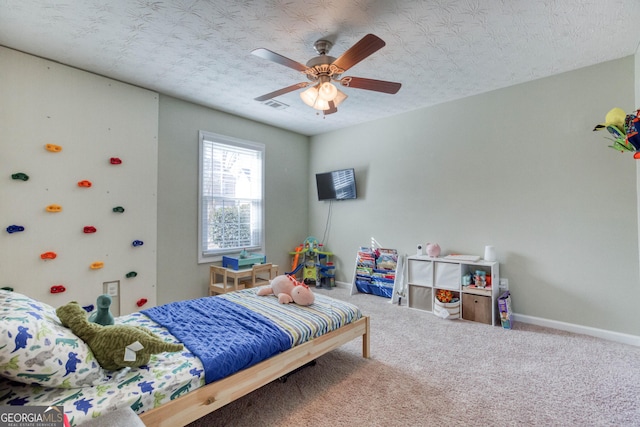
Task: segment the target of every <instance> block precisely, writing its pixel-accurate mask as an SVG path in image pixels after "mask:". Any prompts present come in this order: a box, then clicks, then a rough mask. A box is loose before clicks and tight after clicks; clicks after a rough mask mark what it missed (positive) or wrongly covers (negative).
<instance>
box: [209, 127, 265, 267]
mask: <svg viewBox="0 0 640 427" xmlns="http://www.w3.org/2000/svg"><path fill="white" fill-rule="evenodd" d="M205 140H208V141H216V142H219V143H222V144H229V145H235V146H238V147H244V148H248V149H252V150H257V151H262V195H261V197H262V212H261V218H260V227H261V230H262V239H261V246H260V249H259V250H260V252H261V253H264V252H265V238H266V230H265V228H264V226H265V219H264V218H265V210H266V209H265V208H266V204H265V199H264V195H265V190H264V188H265V179H264V178H265V169H266V159H265V154H266V150H265V145H264V144H263V143H259V142H251V141H246V140H243V139H238V138H233V137H230V136H226V135H221V134H217V133H213V132H207V131H202V130H201V131H199V132H198V264H204V263H212V262H220V261H222V257H223V255H228V254H229V253H231V254H233V253H236V252H232V251H230V252H229V253H227V254H215V255H204V254H203V251H202V243H203V242H202V199H203V197H202V190H203V188H202V177H203V167H202V166H203V157H202V156H203V147H204V141H205Z"/></svg>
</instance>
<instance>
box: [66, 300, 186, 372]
mask: <svg viewBox="0 0 640 427" xmlns="http://www.w3.org/2000/svg"><path fill="white" fill-rule="evenodd" d="M56 314H57V315H58V318H59V319H60V321H61V322H62V324H63V325H64V326H66V327H67V328H69V329H71V331H72V332H73V333H74V334H76V335H77V336H78V337H79V338H80V339H82V340H83V341H84V342H86V343H87V345H88V346H89V348H91V351H92V352H93V355H94V356H95V358H96V360H97V361H98V363H99V364H100V366H102V367H103V368H104V369H109V370H112V371H115V370H117V369H120V368H124V367H131V368H133V367H136V366H142V365H146V364H147V363H149V359H150V358H151V355H152V354H156V353H162V352H165V351H168V352H174V351H180V350H182V349H183V348H184V347H183V345H182V344H172V343H168V342H164V341H163V340H162V339H161V338H159V337H158V336H156V335H155V334H153V333H152V332H151V331H150V330H148V329H147V328H143V327H142V326H130V325H109V326H103V325H99V324H97V323H92V322H89V320H88V319H87V316H86V312H85V311H84V309H83V308H82V307H80V305H79V304H78V303H77V302H76V301H72V302H70V303H69V304H66V305H63V306H62V307H58V309H57V310H56Z"/></svg>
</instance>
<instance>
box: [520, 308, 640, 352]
mask: <svg viewBox="0 0 640 427" xmlns="http://www.w3.org/2000/svg"><path fill="white" fill-rule="evenodd" d="M513 320H514V321H515V322H522V323H529V324H532V325H538V326H544V327H547V328H554V329H559V330H561V331H567V332H573V333H576V334H583V335H589V336H592V337H597V338H602V339H605V340H609V341H615V342H619V343H622V344H629V345H633V346H636V347H640V336H637V335H630V334H623V333H620V332H614V331H607V330H605V329H598V328H592V327H590V326H583V325H576V324H573V323H565V322H560V321H557V320H549V319H542V318H540V317H534V316H527V315H524V314H518V313H513Z"/></svg>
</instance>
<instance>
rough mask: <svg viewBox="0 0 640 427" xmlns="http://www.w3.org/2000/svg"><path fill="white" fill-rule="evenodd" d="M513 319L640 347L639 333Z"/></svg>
mask: <svg viewBox="0 0 640 427" xmlns="http://www.w3.org/2000/svg"><path fill="white" fill-rule="evenodd" d="M336 287H339V288H345V289H351V283H347V282H338V281H336ZM513 320H514V321H515V322H522V323H529V324H532V325H537V326H544V327H546V328H553V329H559V330H561V331H567V332H573V333H575V334H583V335H589V336H592V337H596V338H602V339H605V340H609V341H614V342H619V343H622V344H629V345H633V346H636V347H640V336H638V335H630V334H623V333H621V332H614V331H608V330H606V329H598V328H592V327H590V326H583V325H576V324H574V323H566V322H560V321H558V320H550V319H543V318H541V317H534V316H527V315H525V314H518V313H513Z"/></svg>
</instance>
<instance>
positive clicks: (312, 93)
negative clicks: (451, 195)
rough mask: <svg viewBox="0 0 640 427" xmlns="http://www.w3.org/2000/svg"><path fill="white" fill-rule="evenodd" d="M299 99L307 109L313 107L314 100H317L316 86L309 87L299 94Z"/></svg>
mask: <svg viewBox="0 0 640 427" xmlns="http://www.w3.org/2000/svg"><path fill="white" fill-rule="evenodd" d="M300 98H301V99H302V102H304V103H305V104H307V105H308V106H309V107H313V108H315V107H314V104H315V103H316V100H317V99H318V86H317V85H316V86H311V87H310V88H309V89H307V90H305V91H303V92H300Z"/></svg>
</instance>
